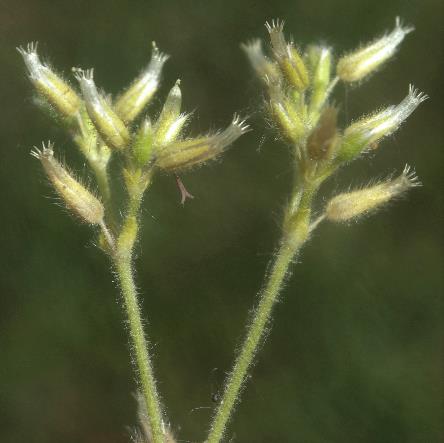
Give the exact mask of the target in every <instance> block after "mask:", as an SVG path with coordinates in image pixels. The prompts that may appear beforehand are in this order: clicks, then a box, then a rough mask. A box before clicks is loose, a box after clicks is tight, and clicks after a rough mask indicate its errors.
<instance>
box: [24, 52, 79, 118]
mask: <svg viewBox="0 0 444 443" xmlns="http://www.w3.org/2000/svg"><path fill="white" fill-rule="evenodd" d="M17 51H18V52H19V53H20V54H21V55H22V57H23V60H24V62H25V64H26V67H27V68H28V75H29V79H30V80H31V82H32V84H33V85H34V87H35V88H36V90H37V91H38V93H39V94H41V95H42V96H43V97H44V98H45V99H46V101H47V102H48V103H49V104H50V105H52V106H53V107H54V108H55V109H56V110H57V111H58V112H59V113H60V114H61V115H62V116H64V117H72V116H73V115H75V114H76V113H77V111H78V110H79V109H80V105H81V100H80V98H79V96H78V95H77V94H76V92H75V91H74V90H73V89H72V88H71V87H70V86H69V85H68V84H67V83H66V82H65V81H64V80H62V79H61V78H60V77H59V76H58V75H57V74H55V73H54V72H53V71H51V69H50V68H49V67H48V66H46V65H44V64H42V63H41V61H40V58H39V56H38V54H37V43H28V45H27V47H26V49H24V48H21V47H20V48H17Z"/></svg>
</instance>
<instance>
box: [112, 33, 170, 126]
mask: <svg viewBox="0 0 444 443" xmlns="http://www.w3.org/2000/svg"><path fill="white" fill-rule="evenodd" d="M168 58H169V56H168V55H166V54H162V53H161V52H160V51H159V50H158V49H157V46H156V44H155V43H154V42H153V53H152V56H151V61H150V62H149V64H148V66H147V67H146V68H145V69H144V70H143V71H142V73H141V74H140V75H139V76H138V77H137V78H136V79H135V80H134V81H133V83H132V84H131V86H130V87H129V88H128V89H127V90H126V91H125V92H123V93H122V94H121V95H120V97H118V98H117V100H116V103H115V105H114V109H115V110H116V113H117V114H118V115H119V116H120V118H121V119H122V120H123V121H124V122H125V123H129V122H132V121H133V120H134V119H135V118H136V117H137V116H138V115H139V114H140V113H141V111H142V110H143V108H145V106H146V105H147V104H148V103H149V102H150V101H151V98H152V97H153V95H154V94H155V92H156V91H157V89H158V87H159V83H160V75H161V72H162V68H163V65H164V64H165V62H166V61H167V60H168Z"/></svg>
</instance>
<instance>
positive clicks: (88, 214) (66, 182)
mask: <svg viewBox="0 0 444 443" xmlns="http://www.w3.org/2000/svg"><path fill="white" fill-rule="evenodd" d="M52 148H53V145H52V144H51V143H48V146H47V147H46V146H45V145H44V144H43V148H42V150H40V149H37V148H36V147H34V150H33V151H31V155H32V156H34V157H35V158H37V159H38V160H40V162H41V163H42V166H43V169H44V170H45V172H46V175H47V176H48V178H49V180H50V181H51V183H52V185H53V186H54V188H55V190H56V191H57V193H58V194H59V195H60V197H61V198H62V199H63V201H64V202H65V204H66V206H67V207H68V209H70V210H71V211H72V212H73V213H74V214H75V215H77V216H78V217H80V218H81V219H82V220H83V221H85V222H86V223H90V224H92V225H102V224H103V217H104V208H103V205H102V203H101V202H100V201H99V200H98V199H97V198H96V197H95V196H94V195H93V194H92V193H91V192H90V191H88V189H87V188H85V187H84V186H83V185H82V184H81V183H79V182H78V181H77V180H76V179H75V178H73V177H72V175H71V174H70V173H69V172H68V171H67V170H66V169H65V168H64V167H63V166H62V165H61V164H60V163H59V162H58V161H57V160H56V159H55V158H54V151H53V149H52Z"/></svg>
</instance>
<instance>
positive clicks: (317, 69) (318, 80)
mask: <svg viewBox="0 0 444 443" xmlns="http://www.w3.org/2000/svg"><path fill="white" fill-rule="evenodd" d="M266 28H267V30H268V33H269V36H270V43H271V45H270V46H271V48H270V49H271V50H270V55H269V56H268V55H266V54H265V52H264V51H263V49H262V43H261V41H260V40H254V41H251V42H249V43H247V44H244V45H242V47H243V49H244V50H245V52H246V54H247V56H248V58H249V60H250V62H251V64H252V66H253V68H254V70H255V72H256V74H257V75H258V77H259V78H260V79H261V81H262V83H263V85H264V87H265V90H266V93H267V98H266V109H267V113H268V115H269V117H270V119H271V121H272V122H273V123H274V125H275V126H276V128H277V131H278V133H279V135H280V136H281V138H282V139H283V140H285V141H286V142H287V143H288V144H289V145H290V146H291V148H292V152H293V157H294V166H295V170H296V174H297V177H298V178H297V180H298V183H297V186H296V191H295V194H296V195H295V196H294V197H295V200H296V201H295V204H294V207H293V208H292V207H291V205H290V208H289V212H290V214H287V216H289V217H290V218H291V215H292V212H294V209H295V206H297V205H298V202H299V200H298V199H299V198H300V192H298V191H301V192H302V190H303V189H304V188H305V189H307V188H311V189H317V188H318V187H319V185H320V184H321V183H322V182H323V181H324V180H325V179H326V178H327V177H329V176H330V175H331V174H333V173H334V172H335V171H336V170H337V169H338V168H339V167H341V166H342V165H344V164H346V163H348V162H350V161H351V160H354V159H355V158H357V157H359V156H360V155H361V154H363V153H365V152H366V151H368V150H370V149H372V148H375V147H376V146H377V144H378V143H379V142H380V141H381V140H382V139H383V138H384V137H386V136H389V135H391V134H393V133H394V132H395V131H396V130H397V129H398V128H399V127H400V125H401V124H402V122H403V121H404V120H406V119H407V117H409V115H410V114H411V113H412V112H413V111H414V110H415V109H416V107H417V106H418V105H419V104H420V103H422V102H423V101H424V100H426V99H427V96H426V95H424V94H422V93H420V92H418V91H417V90H416V89H415V88H414V87H413V86H410V87H409V92H408V94H407V96H406V97H405V98H404V100H402V101H401V103H399V104H398V105H395V106H389V107H387V108H385V109H383V110H379V111H377V112H375V113H373V114H370V115H368V116H364V117H362V118H359V119H357V120H356V121H355V122H353V123H352V124H351V125H350V126H348V127H347V128H345V129H340V128H338V126H337V115H338V110H337V108H336V107H334V106H332V105H330V104H329V98H330V95H331V93H332V91H333V89H334V87H335V86H336V84H337V83H338V82H339V81H342V82H345V83H355V82H358V81H361V80H363V79H365V78H366V77H367V76H369V75H370V74H372V73H373V72H375V71H376V70H378V69H379V68H380V66H382V64H383V63H385V62H386V61H387V60H389V59H390V58H391V57H392V56H393V54H394V53H395V52H396V50H397V49H398V47H399V44H400V43H401V42H402V40H403V39H404V37H405V36H406V35H407V34H408V33H410V32H411V31H412V30H413V28H411V27H404V26H402V25H401V22H400V20H399V18H397V19H396V24H395V28H394V30H393V31H392V32H390V33H387V34H385V35H383V36H382V37H380V38H378V39H376V40H375V41H373V42H372V43H370V44H369V45H366V46H363V47H361V48H358V49H357V50H355V51H352V52H350V53H348V54H346V55H344V56H342V57H340V58H339V59H338V60H337V61H336V67H335V65H334V58H333V52H332V49H331V48H329V47H327V46H316V45H312V46H309V47H307V48H306V50H305V51H302V50H301V49H300V48H299V47H297V46H296V45H295V43H294V42H293V41H287V40H286V39H285V36H284V23H283V22H282V21H279V20H276V21H272V22H271V23H267V24H266ZM402 177H404V178H405V180H404V181H403V183H404V184H405V186H404V187H403V190H407V189H408V188H409V186H408V183H410V182H411V183H414V181H412V180H409V177H410V178H411V175H409V174H403V175H402ZM378 186H379V188H381V187H387V188H390V185H389V181H386V182H382V183H381V184H380V185H378ZM379 188H378V189H379ZM396 189H397V190H399V189H400V188H399V187H397V188H396ZM395 194H396V193H395ZM353 195H354V197H353V199H352V200H355V199H356V198H357V197H358V196H359V198H360V199H361V202H363V200H364V199H367V200H369V199H370V198H371V197H370V195H373V194H372V193H366V192H363V191H361V192H360V193H359V194H353ZM386 200H387V199H385V198H383V199H381V200H380V204H382V203H383V202H385V201H386ZM337 202H338V200H336V203H335V204H334V205H333V206H328V207H329V208H330V209H329V210H328V211H327V212H328V213H330V214H331V208H332V207H333V208H338V207H339V206H338V204H337ZM369 204H370V202H369ZM374 204H375V201H373V203H372V205H374ZM376 206H378V205H376ZM357 207H359V205H358V206H356V207H355V209H356V208H357ZM366 207H367V204H365V202H364V204H363V205H362V208H363V209H362V213H363V214H364V213H366V212H368V211H367V210H366V209H364V208H366ZM346 212H347V211H345V212H344V214H345V213H346ZM350 214H353V216H350V218H354V217H356V216H358V215H359V211H357V210H355V211H352V212H350ZM327 218H328V217H327ZM329 219H330V220H341V221H343V220H345V219H348V218H347V217H345V215H343V216H341V217H329Z"/></svg>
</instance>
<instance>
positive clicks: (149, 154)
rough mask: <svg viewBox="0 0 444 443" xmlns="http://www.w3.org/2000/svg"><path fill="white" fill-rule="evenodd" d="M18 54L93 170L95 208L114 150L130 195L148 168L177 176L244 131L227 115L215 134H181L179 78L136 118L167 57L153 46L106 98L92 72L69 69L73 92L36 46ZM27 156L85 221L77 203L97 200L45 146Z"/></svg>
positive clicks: (106, 192) (106, 196)
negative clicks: (156, 109)
mask: <svg viewBox="0 0 444 443" xmlns="http://www.w3.org/2000/svg"><path fill="white" fill-rule="evenodd" d="M18 51H19V52H20V54H21V55H22V57H23V60H24V62H25V64H26V67H27V69H28V75H29V79H30V80H31V82H32V84H33V86H34V88H35V90H36V92H37V93H38V95H39V99H40V101H41V102H43V103H44V104H46V105H47V106H48V107H49V108H50V110H51V112H52V113H53V114H55V115H56V116H57V117H58V118H59V119H61V120H62V121H63V124H64V125H65V126H66V127H67V128H68V130H69V132H70V133H71V135H72V137H73V140H74V141H75V143H76V144H77V146H78V148H79V149H80V151H81V152H82V153H83V154H84V156H85V157H86V159H87V161H88V163H89V165H90V166H91V169H92V170H93V172H94V173H95V175H96V178H97V184H98V187H99V191H100V194H101V199H102V200H103V204H104V206H105V208H104V209H102V212H103V211H106V209H107V208H106V206H107V204H108V202H109V201H110V200H111V188H110V180H109V177H108V163H109V160H110V158H111V157H112V155H113V154H114V153H116V154H117V155H122V157H123V159H124V160H125V162H126V165H125V168H124V171H123V173H124V177H125V181H126V183H127V187H128V191H129V192H130V193H131V192H135V191H136V190H135V189H134V186H133V189H132V188H131V185H134V184H135V183H136V185H137V186H138V187H139V189H138V190H137V191H138V192H143V190H144V188H146V186H147V185H148V183H149V181H150V178H151V175H152V173H153V172H154V171H156V170H161V171H166V172H172V173H175V174H177V173H178V172H179V171H182V170H184V169H187V168H190V167H194V166H199V165H202V164H204V163H205V162H207V161H209V160H212V159H214V158H217V157H218V156H219V155H220V154H221V153H222V152H223V151H224V150H225V149H226V148H227V147H228V146H229V145H230V144H232V143H233V142H234V141H235V140H236V139H237V138H238V137H240V136H241V135H242V134H244V133H245V132H246V131H247V130H248V126H247V125H246V124H245V121H243V120H242V119H241V118H239V117H238V116H237V115H235V116H234V118H233V120H232V122H231V124H230V125H229V126H228V127H227V128H226V129H225V130H223V131H217V132H214V133H211V134H208V135H204V136H198V137H194V138H188V137H185V136H184V129H185V127H186V125H187V123H188V122H189V120H190V117H191V114H189V113H184V112H182V111H181V106H182V92H181V90H180V80H177V82H176V84H175V85H174V86H173V88H172V89H171V90H170V92H169V94H168V96H167V98H166V100H165V103H164V105H163V108H162V110H161V112H160V113H159V115H158V117H157V118H156V119H154V120H151V119H150V118H149V117H148V116H145V117H144V118H143V119H142V118H140V117H141V116H142V113H143V111H144V110H145V108H146V107H147V105H148V104H149V103H150V102H151V100H152V98H153V96H154V94H155V93H156V92H157V90H158V88H159V85H160V77H161V72H162V68H163V66H164V64H165V62H166V61H167V59H168V56H167V55H165V54H163V53H161V52H160V51H159V50H158V48H157V46H156V45H155V44H154V43H153V47H152V56H151V60H150V62H149V63H148V65H147V67H146V68H145V69H144V70H143V71H142V73H141V74H140V75H139V76H138V77H137V78H136V79H135V80H134V81H133V82H132V84H131V85H130V86H129V87H128V88H127V89H126V90H124V91H123V92H122V93H121V94H120V95H118V96H117V97H116V98H115V99H114V100H113V99H112V98H111V97H110V96H108V95H105V94H103V93H102V92H100V91H99V90H98V88H97V86H96V83H95V81H94V71H93V70H92V69H88V70H83V69H79V68H73V73H74V77H75V78H76V79H77V81H78V83H79V89H80V91H77V90H76V89H75V88H73V87H72V86H71V85H70V84H69V83H68V82H67V81H65V80H64V79H63V78H62V77H61V76H60V75H58V74H57V73H55V72H54V71H53V70H52V69H51V68H50V66H48V65H47V64H45V63H43V62H42V61H41V60H40V58H39V55H38V53H37V44H36V43H30V44H28V45H27V47H26V48H18ZM33 155H34V156H35V157H36V158H38V159H40V160H41V162H42V164H43V167H44V169H45V172H46V173H47V175H48V177H49V178H50V181H51V182H52V183H53V185H54V187H55V189H56V190H57V192H58V193H59V194H60V196H61V197H62V199H64V200H65V202H66V204H67V206H68V207H69V208H70V209H72V210H73V212H74V213H76V214H77V215H79V216H80V217H81V218H82V219H84V220H85V221H87V222H92V221H91V219H90V217H88V216H85V214H86V213H85V211H84V209H82V208H84V206H85V205H91V211H92V212H97V205H98V204H99V203H100V204H102V203H101V202H100V201H99V199H98V198H96V197H95V196H93V195H92V193H91V192H90V191H89V190H87V189H86V188H85V187H84V186H83V185H82V184H81V183H80V182H79V181H77V180H76V179H74V178H73V176H72V175H71V174H69V173H68V172H67V171H66V170H65V169H64V166H63V165H61V164H60V163H59V162H57V160H55V159H54V156H53V146H52V145H48V146H47V147H44V148H43V150H42V151H39V150H35V151H34V153H33ZM68 194H69V197H68ZM93 207H94V208H93ZM100 220H101V221H102V220H103V215H102V217H101V218H100ZM93 224H95V223H93Z"/></svg>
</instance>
